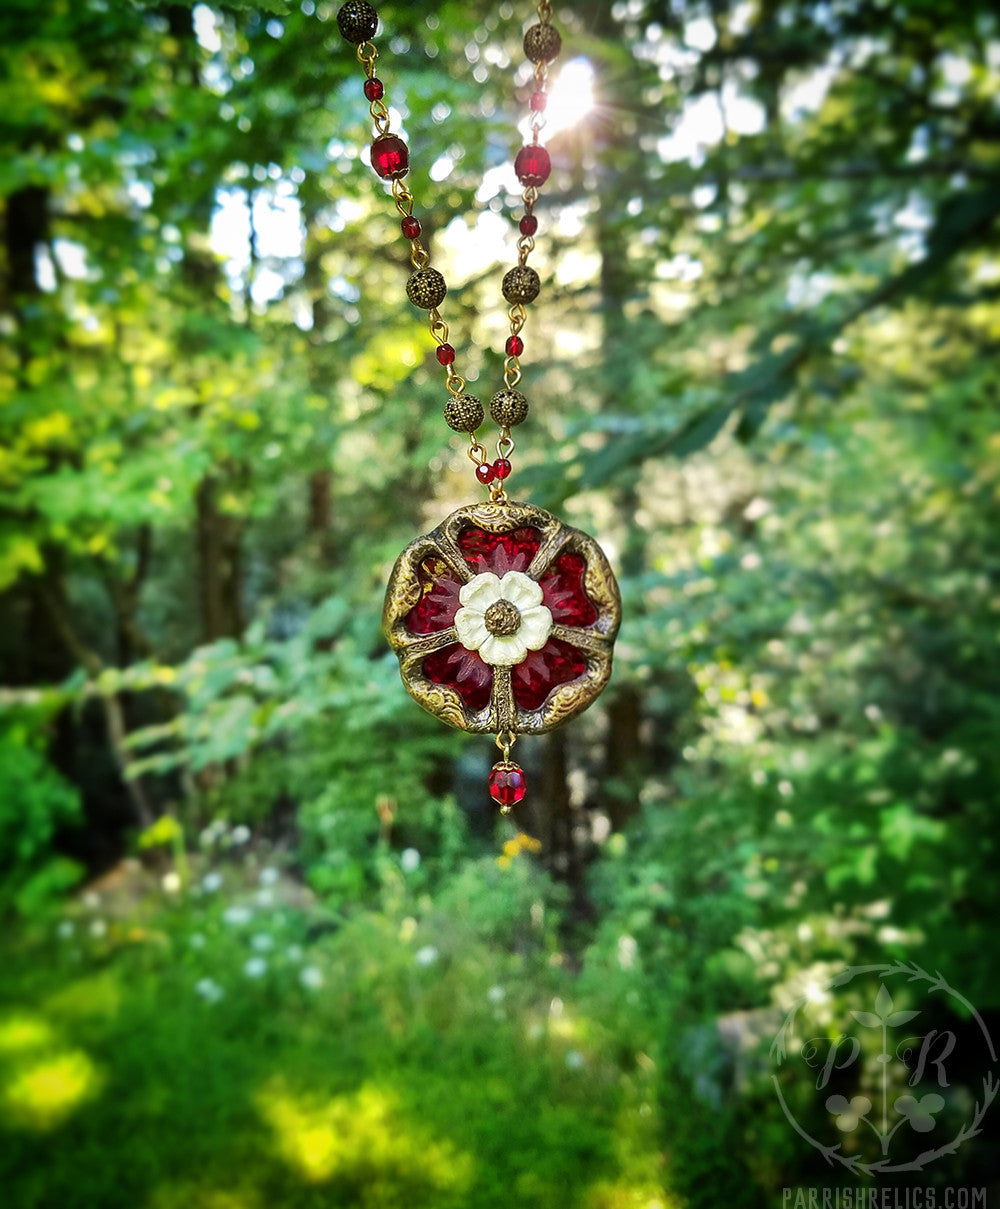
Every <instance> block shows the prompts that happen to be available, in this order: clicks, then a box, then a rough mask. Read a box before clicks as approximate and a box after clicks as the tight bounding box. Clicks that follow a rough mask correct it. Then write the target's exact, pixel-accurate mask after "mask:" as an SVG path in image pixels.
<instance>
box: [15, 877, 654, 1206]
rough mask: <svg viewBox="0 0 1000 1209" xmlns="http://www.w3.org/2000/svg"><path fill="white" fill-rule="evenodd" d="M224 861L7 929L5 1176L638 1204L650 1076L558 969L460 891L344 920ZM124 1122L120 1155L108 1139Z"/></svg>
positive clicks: (34, 1185) (107, 1187)
mask: <svg viewBox="0 0 1000 1209" xmlns="http://www.w3.org/2000/svg"><path fill="white" fill-rule="evenodd" d="M224 870H225V872H224V878H225V884H224V886H223V887H222V888H218V887H213V888H212V889H210V890H202V891H201V892H200V893H199V894H197V895H195V894H193V893H192V894H191V895H183V896H182V897H181V898H180V899H179V900H177V901H175V902H174V903H173V905H172V906H171V905H167V906H163V905H161V906H160V907H159V908H158V909H157V910H156V911H155V912H154V913H153V914H152V915H151V916H150V917H149V918H147V920H146V921H145V923H144V924H141V925H140V924H138V923H137V921H136V920H135V919H134V917H133V918H123V917H122V916H121V915H120V911H121V908H122V906H123V903H124V897H121V898H120V897H119V894H121V895H122V896H124V895H126V894H128V895H130V894H131V893H132V892H133V889H131V888H130V889H126V888H125V887H122V888H121V889H120V891H116V890H114V889H112V890H110V891H109V892H108V896H107V897H106V898H105V897H104V896H103V895H101V896H100V897H98V896H96V895H92V896H91V899H90V900H89V902H90V905H89V907H87V908H86V909H85V910H83V911H80V912H77V913H75V914H74V916H73V917H71V919H69V920H67V921H66V924H64V925H63V926H61V927H60V930H59V931H60V938H59V939H54V938H51V937H50V938H47V939H36V940H35V941H34V943H33V945H25V944H24V943H23V942H21V943H19V944H18V945H17V946H16V947H8V950H7V952H6V953H5V961H4V967H5V978H4V982H3V990H2V992H0V1069H2V1071H3V1076H4V1078H3V1086H4V1091H3V1094H2V1095H0V1136H2V1138H3V1142H4V1145H3V1146H2V1147H0V1153H2V1155H3V1157H2V1159H0V1176H2V1179H3V1182H4V1187H5V1188H6V1189H7V1192H8V1195H9V1196H10V1197H12V1198H13V1199H14V1200H15V1201H16V1202H17V1203H25V1204H27V1203H30V1202H31V1200H33V1199H34V1200H38V1201H47V1200H58V1201H59V1203H60V1204H64V1205H66V1206H67V1209H73V1207H74V1206H78V1205H85V1204H95V1203H99V1204H102V1205H108V1206H113V1205H117V1204H124V1203H125V1202H126V1201H128V1202H129V1203H135V1202H139V1201H142V1202H143V1203H148V1204H151V1205H156V1206H163V1207H164V1209H171V1207H173V1206H175V1205H180V1204H181V1203H184V1204H187V1205H195V1206H205V1207H206V1209H212V1207H215V1206H219V1205H225V1204H235V1205H239V1206H257V1205H262V1204H264V1203H275V1202H280V1203H281V1204H283V1205H288V1206H292V1207H302V1209H312V1207H317V1209H318V1207H319V1206H320V1205H328V1204H330V1203H331V1201H333V1202H335V1203H345V1204H358V1205H368V1206H373V1207H377V1209H382V1207H383V1206H389V1205H396V1204H398V1203H399V1198H400V1197H401V1196H403V1197H405V1199H406V1200H407V1201H408V1202H409V1203H412V1204H414V1205H417V1206H421V1205H426V1206H434V1207H435V1209H437V1207H438V1206H442V1205H456V1206H457V1205H465V1204H470V1203H473V1204H476V1205H481V1206H483V1207H484V1209H489V1207H490V1206H501V1205H507V1204H509V1202H510V1197H511V1194H512V1190H514V1192H515V1194H516V1195H517V1198H518V1200H519V1203H522V1204H525V1205H530V1206H534V1205H537V1206H542V1205H544V1206H557V1207H559V1206H565V1207H566V1209H569V1207H570V1206H574V1207H575V1206H581V1205H584V1206H587V1207H588V1209H616V1207H618V1206H621V1205H627V1206H633V1205H634V1206H639V1205H641V1204H644V1203H646V1202H645V1201H644V1200H641V1199H640V1196H641V1194H642V1190H643V1189H646V1190H647V1191H648V1189H649V1188H650V1187H651V1183H650V1181H651V1177H652V1175H653V1172H652V1170H651V1167H650V1164H649V1160H648V1158H646V1157H645V1156H646V1155H648V1153H649V1140H650V1139H649V1124H648V1122H647V1118H646V1117H644V1116H641V1115H640V1114H639V1113H638V1112H637V1111H636V1105H637V1104H638V1103H639V1102H641V1101H642V1098H643V1097H644V1096H646V1094H647V1091H648V1088H647V1084H648V1078H647V1077H646V1076H645V1075H643V1074H642V1073H627V1072H625V1071H621V1070H619V1069H618V1068H617V1067H616V1065H615V1062H614V1059H613V1057H612V1055H611V1054H610V1053H609V1052H608V1051H607V1050H606V1048H605V1044H606V1042H605V1040H604V1038H603V1037H602V1035H601V1034H600V1032H598V1031H596V1030H594V1029H593V1027H592V1026H590V1025H589V1024H588V1021H587V1019H586V1017H585V1015H584V1014H583V1012H582V1010H581V1009H580V1008H578V1006H577V1004H576V1003H575V1002H574V1001H573V999H572V998H571V997H570V995H569V994H568V993H567V992H568V989H569V988H568V987H567V984H566V979H565V976H564V975H563V974H562V973H561V972H560V971H559V970H558V969H556V968H555V967H547V966H546V965H545V964H538V965H533V964H532V965H527V964H526V963H525V961H524V959H523V956H522V955H521V954H519V953H517V952H513V951H510V950H505V949H504V948H503V947H502V946H497V945H495V944H492V945H488V944H484V943H483V942H482V941H481V940H480V939H478V937H477V935H476V932H477V929H476V927H475V926H474V925H473V926H467V925H466V924H465V922H464V921H463V920H462V918H461V916H459V915H457V914H455V913H453V912H450V911H449V912H447V913H442V914H441V915H440V916H438V915H436V914H435V915H431V916H422V917H421V918H419V919H417V918H413V917H399V916H395V917H392V916H390V915H389V914H387V913H385V912H378V913H369V912H357V913H355V915H354V916H353V917H352V918H351V919H350V920H341V921H340V922H339V925H338V926H337V927H336V928H332V929H331V928H330V927H329V926H328V917H327V916H326V915H325V913H324V912H322V911H318V910H317V909H316V908H315V907H312V906H309V905H303V904H302V902H301V900H299V899H298V891H297V890H296V888H295V886H294V883H292V882H291V881H288V880H287V879H285V878H283V877H280V876H275V870H274V866H273V865H270V866H268V865H265V866H263V867H261V866H260V865H259V864H257V863H256V861H255V858H254V857H252V856H251V857H248V858H246V859H245V860H244V861H243V862H241V863H240V864H237V865H234V864H232V863H230V864H228V865H226V866H224ZM510 872H511V871H510V870H507V871H505V874H510ZM255 882H256V883H257V884H258V885H260V886H263V888H264V889H263V890H255V889H254V883H255ZM147 892H148V887H147ZM265 892H266V893H265ZM460 893H461V892H460ZM220 896H221V897H220ZM515 909H516V908H515ZM538 927H539V928H540V929H541V931H542V932H543V934H544V935H545V936H547V937H548V938H549V942H550V943H551V927H550V926H546V925H542V924H541V921H539V923H538ZM556 999H558V1005H559V1006H558V1010H556V1009H554V1008H553V1006H552V1005H553V1003H554V1002H555V1001H556ZM150 1072H163V1077H162V1078H159V1077H155V1078H152V1079H151V1078H150ZM167 1072H169V1077H167ZM470 1074H471V1075H473V1076H474V1077H470ZM47 1080H48V1081H47ZM111 1089H113V1090H114V1094H108V1093H109V1091H111ZM195 1117H196V1118H197V1119H198V1120H200V1121H202V1122H203V1125H202V1127H200V1128H199V1129H198V1130H197V1131H195V1134H192V1132H191V1129H190V1122H191V1120H192V1119H193V1118H195ZM154 1121H155V1126H154V1125H153V1124H152V1123H153V1122H154ZM126 1125H127V1127H128V1130H129V1137H130V1142H129V1145H128V1147H126V1148H125V1149H124V1150H123V1151H122V1152H121V1153H120V1155H119V1157H118V1161H117V1162H116V1163H115V1164H109V1163H107V1162H106V1161H105V1158H104V1154H103V1149H102V1146H103V1143H102V1139H103V1138H105V1137H106V1136H108V1134H109V1132H111V1133H116V1132H117V1131H118V1129H119V1128H125V1127H126ZM43 1155H44V1156H46V1157H47V1161H44V1162H42V1161H41V1159H42V1156H43Z"/></svg>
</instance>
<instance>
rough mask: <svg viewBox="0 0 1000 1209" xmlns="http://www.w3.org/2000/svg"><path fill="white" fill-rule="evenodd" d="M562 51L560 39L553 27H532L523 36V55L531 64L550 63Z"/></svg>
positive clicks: (546, 25)
mask: <svg viewBox="0 0 1000 1209" xmlns="http://www.w3.org/2000/svg"><path fill="white" fill-rule="evenodd" d="M561 50H562V38H560V37H559V31H558V30H557V29H555V28H554V26H551V25H548V24H545V25H532V26H530V27H529V28H528V30H527V31H526V32H525V35H524V53H525V55H526V56H527V58H529V59H530V60H531V61H532V63H551V62H552V60H553V59H554V58H555V57H556V55H558V53H559V52H560V51H561Z"/></svg>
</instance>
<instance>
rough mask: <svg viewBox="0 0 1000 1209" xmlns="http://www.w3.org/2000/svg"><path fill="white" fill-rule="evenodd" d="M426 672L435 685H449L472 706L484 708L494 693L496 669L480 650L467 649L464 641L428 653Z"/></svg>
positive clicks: (467, 704)
mask: <svg viewBox="0 0 1000 1209" xmlns="http://www.w3.org/2000/svg"><path fill="white" fill-rule="evenodd" d="M423 668H424V675H425V676H426V677H427V679H428V680H431V681H433V682H434V683H435V684H447V685H448V686H449V687H450V688H453V689H454V690H455V692H456V693H458V695H459V696H460V697H461V698H462V701H463V703H464V704H465V705H466V706H468V708H469V709H477V710H478V709H484V708H485V707H486V706H487V705H489V703H490V696H491V695H492V692H493V671H492V669H491V668H490V667H489V666H488V665H487V664H485V663H483V661H482V659H480V658H479V655H478V654H477V652H476V651H467V650H466V649H465V647H464V646H462V644H461V643H460V642H456V643H453V644H452V645H451V646H446V647H445V648H444V650H443V651H435V652H434V654H433V655H428V656H427V658H426V659H425V660H424V663H423Z"/></svg>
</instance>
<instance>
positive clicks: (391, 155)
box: [372, 134, 410, 180]
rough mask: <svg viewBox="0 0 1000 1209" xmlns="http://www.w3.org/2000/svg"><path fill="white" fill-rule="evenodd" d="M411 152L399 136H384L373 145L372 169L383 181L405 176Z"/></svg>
mask: <svg viewBox="0 0 1000 1209" xmlns="http://www.w3.org/2000/svg"><path fill="white" fill-rule="evenodd" d="M409 166H410V152H409V150H408V149H407V146H406V144H405V143H404V142H403V140H402V139H401V138H400V137H399V135H398V134H383V135H382V137H381V138H377V139H376V140H375V142H374V143H372V167H373V168H374V169H375V171H376V172H377V173H378V174H379V176H380V177H381V178H382V179H383V180H395V179H396V178H398V177H400V176H405V175H406V172H407V169H408V168H409Z"/></svg>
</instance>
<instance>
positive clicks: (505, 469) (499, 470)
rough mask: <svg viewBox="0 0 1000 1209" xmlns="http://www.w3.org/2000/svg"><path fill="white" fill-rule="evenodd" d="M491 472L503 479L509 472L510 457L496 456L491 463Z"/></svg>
mask: <svg viewBox="0 0 1000 1209" xmlns="http://www.w3.org/2000/svg"><path fill="white" fill-rule="evenodd" d="M493 473H494V474H495V475H496V477H497V478H498V479H505V478H506V477H507V476H508V475H509V474H510V459H509V458H497V460H496V461H495V462H494V463H493Z"/></svg>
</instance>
